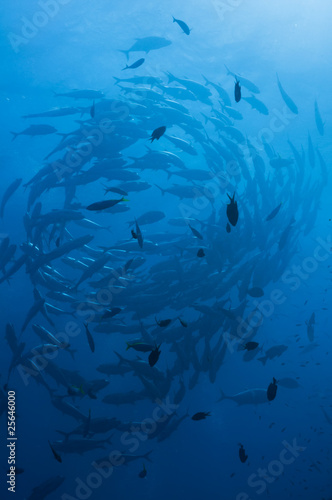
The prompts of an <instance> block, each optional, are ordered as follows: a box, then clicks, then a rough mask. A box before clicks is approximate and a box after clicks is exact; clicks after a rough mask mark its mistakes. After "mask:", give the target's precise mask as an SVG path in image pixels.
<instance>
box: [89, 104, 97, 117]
mask: <svg viewBox="0 0 332 500" xmlns="http://www.w3.org/2000/svg"><path fill="white" fill-rule="evenodd" d="M95 114H96V105H95V101H93V103H92V106H91V108H90V116H91V118H94V117H95Z"/></svg>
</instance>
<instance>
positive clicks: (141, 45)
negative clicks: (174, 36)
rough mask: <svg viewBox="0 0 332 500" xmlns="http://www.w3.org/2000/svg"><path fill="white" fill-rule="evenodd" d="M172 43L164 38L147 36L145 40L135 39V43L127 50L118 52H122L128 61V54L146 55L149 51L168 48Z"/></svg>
mask: <svg viewBox="0 0 332 500" xmlns="http://www.w3.org/2000/svg"><path fill="white" fill-rule="evenodd" d="M171 43H172V42H170V41H169V40H167V39H166V38H162V37H159V36H147V37H145V38H137V39H136V42H135V43H134V44H133V45H132V46H131V47H130V49H128V50H120V52H123V53H124V54H125V55H126V57H127V60H128V59H129V54H130V52H145V53H146V54H148V53H149V52H150V51H151V50H158V49H162V48H164V47H168V46H169V45H171Z"/></svg>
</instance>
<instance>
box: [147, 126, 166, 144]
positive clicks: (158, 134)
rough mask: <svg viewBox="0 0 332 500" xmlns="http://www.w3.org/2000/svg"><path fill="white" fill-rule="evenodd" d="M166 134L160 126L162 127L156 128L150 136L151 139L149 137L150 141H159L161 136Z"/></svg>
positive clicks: (164, 129) (164, 128)
mask: <svg viewBox="0 0 332 500" xmlns="http://www.w3.org/2000/svg"><path fill="white" fill-rule="evenodd" d="M165 132H166V127H165V126H162V127H158V128H156V129H155V130H154V131H153V132H152V134H151V137H150V141H151V142H153V141H154V140H157V141H158V140H159V139H160V137H161V136H162V135H164V133H165Z"/></svg>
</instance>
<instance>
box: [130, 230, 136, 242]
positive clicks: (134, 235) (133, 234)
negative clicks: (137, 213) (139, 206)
mask: <svg viewBox="0 0 332 500" xmlns="http://www.w3.org/2000/svg"><path fill="white" fill-rule="evenodd" d="M131 235H132V237H133V238H134V239H135V240H137V234H136V233H135V231H134V230H133V229H132V230H131Z"/></svg>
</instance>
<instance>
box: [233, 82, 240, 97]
mask: <svg viewBox="0 0 332 500" xmlns="http://www.w3.org/2000/svg"><path fill="white" fill-rule="evenodd" d="M234 97H235V102H240V101H241V86H240V82H239V81H238V80H236V81H235V87H234Z"/></svg>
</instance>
